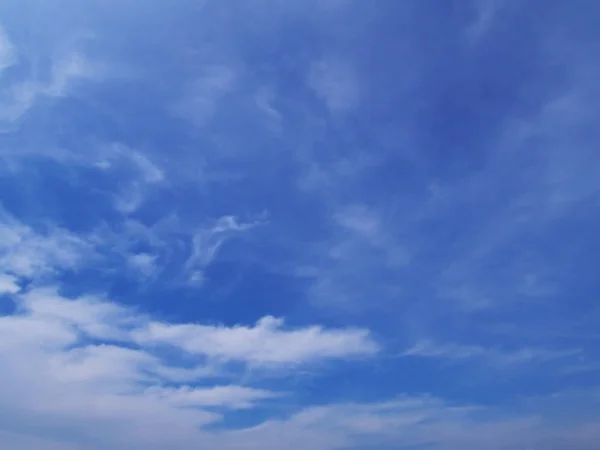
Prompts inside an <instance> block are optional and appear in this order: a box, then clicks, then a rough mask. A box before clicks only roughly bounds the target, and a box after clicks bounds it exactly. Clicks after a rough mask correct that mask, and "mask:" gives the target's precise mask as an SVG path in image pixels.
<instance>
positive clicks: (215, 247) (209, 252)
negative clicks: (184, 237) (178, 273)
mask: <svg viewBox="0 0 600 450" xmlns="http://www.w3.org/2000/svg"><path fill="white" fill-rule="evenodd" d="M261 224H262V222H260V221H254V222H248V223H241V222H239V221H238V219H237V218H236V217H234V216H223V217H220V218H219V219H217V220H216V221H215V223H214V224H213V225H212V226H209V227H206V228H201V229H199V230H197V231H196V232H195V233H194V236H193V238H192V249H191V255H190V256H189V258H188V260H187V262H186V264H185V267H186V270H187V272H188V274H189V275H188V281H189V282H190V283H192V284H201V283H203V282H204V281H205V276H204V269H206V267H208V266H209V265H210V264H211V263H212V262H213V261H214V259H215V258H216V257H217V254H218V253H219V251H220V250H221V248H222V247H223V245H224V244H225V243H226V242H227V241H229V240H230V239H232V238H234V237H235V236H236V235H239V234H240V233H242V232H245V231H248V230H251V229H252V228H255V227H257V226H259V225H261Z"/></svg>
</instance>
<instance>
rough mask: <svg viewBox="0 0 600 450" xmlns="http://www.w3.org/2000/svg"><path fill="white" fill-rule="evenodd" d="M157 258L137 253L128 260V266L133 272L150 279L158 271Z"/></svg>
mask: <svg viewBox="0 0 600 450" xmlns="http://www.w3.org/2000/svg"><path fill="white" fill-rule="evenodd" d="M156 258H157V257H156V255H151V254H148V253H136V254H134V255H130V256H129V257H128V258H127V264H128V265H129V267H130V268H131V269H132V270H134V271H135V272H137V273H139V274H140V275H142V276H143V277H145V278H148V277H151V276H152V275H154V274H155V273H156V271H157V265H156Z"/></svg>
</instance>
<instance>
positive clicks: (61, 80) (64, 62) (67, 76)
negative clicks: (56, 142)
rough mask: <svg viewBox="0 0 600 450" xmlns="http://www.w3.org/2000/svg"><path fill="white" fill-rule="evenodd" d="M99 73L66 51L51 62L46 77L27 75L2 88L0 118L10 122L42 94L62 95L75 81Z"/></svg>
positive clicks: (77, 54)
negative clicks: (2, 100)
mask: <svg viewBox="0 0 600 450" xmlns="http://www.w3.org/2000/svg"><path fill="white" fill-rule="evenodd" d="M99 76H100V75H99V72H98V69H97V68H96V67H94V66H93V65H92V64H91V63H90V62H89V61H87V60H86V59H85V58H84V56H83V55H81V54H79V53H69V54H66V55H65V56H63V57H61V58H58V59H56V60H55V61H54V62H53V66H52V69H51V74H50V78H49V79H48V80H38V79H35V78H33V77H32V78H30V79H26V80H22V81H20V82H16V83H14V84H11V85H9V86H8V87H7V88H5V89H4V92H3V93H2V97H3V98H4V99H5V100H4V102H3V103H4V104H3V106H2V107H0V120H2V121H6V122H9V123H10V122H14V121H16V120H18V119H19V118H20V117H21V116H23V115H24V114H25V113H26V112H27V111H28V110H29V109H30V108H31V107H32V106H33V105H34V104H35V102H36V101H37V100H38V99H39V98H42V97H57V98H60V97H64V96H66V95H67V94H68V93H69V91H70V90H71V88H72V87H73V86H74V85H75V83H77V82H78V81H82V80H93V79H98V78H99Z"/></svg>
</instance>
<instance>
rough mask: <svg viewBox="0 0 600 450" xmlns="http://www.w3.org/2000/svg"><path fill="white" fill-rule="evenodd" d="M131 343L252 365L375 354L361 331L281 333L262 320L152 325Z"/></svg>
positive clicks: (278, 325)
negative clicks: (250, 323)
mask: <svg viewBox="0 0 600 450" xmlns="http://www.w3.org/2000/svg"><path fill="white" fill-rule="evenodd" d="M134 339H135V341H136V342H138V343H140V344H145V345H148V344H156V345H161V344H162V345H171V346H175V347H177V348H180V349H182V350H185V351H187V352H190V353H193V354H201V355H207V356H209V357H212V358H219V359H223V360H237V361H244V362H248V363H250V364H253V365H264V364H267V365H270V364H271V365H272V364H299V363H306V362H311V361H315V360H319V359H324V358H346V357H352V356H364V355H372V354H375V353H376V352H377V351H378V349H379V347H378V345H377V344H376V343H375V342H374V341H373V340H372V339H371V337H370V336H369V333H368V331H366V330H363V329H341V330H327V329H323V328H321V327H317V326H312V327H308V328H298V329H291V330H285V329H284V328H283V320H281V319H276V318H274V317H263V318H262V319H261V320H259V321H258V322H257V323H256V325H255V326H254V327H247V326H235V327H223V326H211V325H190V324H188V325H170V324H164V323H159V322H152V323H150V324H149V325H148V326H147V327H146V328H144V329H140V330H136V331H135V332H134Z"/></svg>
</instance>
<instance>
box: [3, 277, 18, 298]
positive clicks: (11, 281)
mask: <svg viewBox="0 0 600 450" xmlns="http://www.w3.org/2000/svg"><path fill="white" fill-rule="evenodd" d="M20 290H21V287H20V286H19V284H18V282H17V278H16V277H15V276H13V275H7V274H5V273H0V295H2V294H16V293H17V292H19V291H20Z"/></svg>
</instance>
